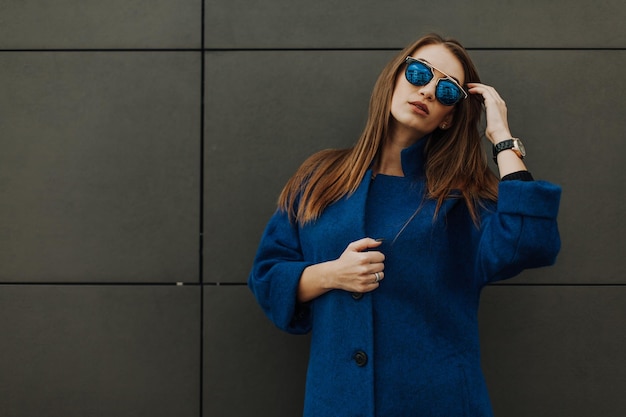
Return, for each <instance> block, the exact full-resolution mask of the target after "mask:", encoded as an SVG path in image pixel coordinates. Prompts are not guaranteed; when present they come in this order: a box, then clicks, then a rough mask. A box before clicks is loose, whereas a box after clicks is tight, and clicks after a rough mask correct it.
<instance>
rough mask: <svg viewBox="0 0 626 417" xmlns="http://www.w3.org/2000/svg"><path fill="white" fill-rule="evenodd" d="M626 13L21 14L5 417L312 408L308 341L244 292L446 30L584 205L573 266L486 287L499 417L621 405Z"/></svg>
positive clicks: (487, 339) (13, 71)
mask: <svg viewBox="0 0 626 417" xmlns="http://www.w3.org/2000/svg"><path fill="white" fill-rule="evenodd" d="M624 16H626V4H625V3H624V2H623V1H621V0H608V1H602V2H598V1H593V2H591V1H582V0H578V1H575V2H569V1H565V0H555V1H551V2H545V1H528V0H526V1H523V2H522V1H519V2H498V1H491V2H489V1H486V0H480V1H475V2H471V3H469V2H465V1H461V0H454V1H449V2H446V3H445V4H438V3H433V2H425V1H406V0H393V1H384V2H383V1H356V0H352V1H344V2H339V3H338V2H336V1H335V0H333V1H332V2H331V1H327V0H320V1H316V2H300V1H296V2H294V1H293V0H271V1H265V2H255V1H250V0H246V1H233V0H211V1H209V0H205V1H201V0H193V1H191V0H152V1H145V0H143V1H140V0H109V1H105V2H103V1H96V0H80V1H79V0H56V1H54V2H53V1H50V0H48V1H46V0H41V1H37V2H25V1H18V0H1V2H0V335H1V336H0V415H1V416H3V417H13V416H29V417H30V416H35V415H45V416H100V415H102V416H143V415H150V416H174V415H175V416H179V417H184V416H203V417H207V416H247V415H255V416H259V417H261V416H268V417H269V416H271V417H276V416H285V417H288V416H289V417H291V416H296V415H298V414H299V412H300V409H301V403H302V397H303V394H302V390H303V378H304V372H305V367H306V358H307V354H308V352H307V342H308V338H307V337H306V336H304V337H296V336H289V335H286V334H283V333H280V332H279V331H278V330H276V329H274V328H273V326H272V325H271V324H270V323H269V322H268V321H267V320H266V319H265V318H264V316H263V315H262V313H261V311H260V309H259V308H258V307H257V305H256V304H255V301H254V300H253V298H252V296H251V294H250V293H249V291H248V289H247V288H246V287H245V281H246V278H247V273H248V269H249V268H250V266H251V262H252V258H253V256H254V252H255V249H256V245H257V243H258V239H259V238H260V235H261V232H262V230H263V227H264V225H265V222H266V221H267V219H268V217H269V216H270V214H271V213H272V211H273V209H274V201H275V199H276V197H277V194H278V192H279V191H280V188H281V187H282V185H283V184H284V182H285V181H286V180H287V178H288V177H289V175H290V174H291V173H292V172H293V171H294V170H295V168H296V167H297V166H298V165H299V163H300V162H301V161H302V160H303V159H304V158H305V157H306V156H308V155H309V154H311V153H312V152H314V151H316V150H319V149H322V148H325V147H338V146H349V145H351V144H352V143H353V142H354V140H355V139H356V137H357V135H358V134H359V132H360V130H361V127H362V124H363V122H364V120H365V113H366V110H367V101H368V97H369V93H370V91H371V88H372V85H373V82H374V80H375V77H376V75H377V74H378V72H379V71H380V69H381V68H382V66H383V64H384V63H385V62H386V61H387V60H388V59H389V58H390V57H391V56H392V55H393V54H394V53H395V52H396V51H397V50H398V49H400V48H401V47H403V46H404V45H405V44H407V43H408V42H410V41H412V40H413V39H415V38H416V37H418V36H420V35H422V34H424V33H426V32H428V31H432V30H434V31H439V32H442V33H444V34H447V35H451V36H455V37H458V38H459V39H461V40H462V41H463V42H464V44H465V45H466V46H467V47H468V48H469V49H470V51H471V55H472V56H473V57H474V59H475V61H476V63H477V65H478V68H479V70H480V72H481V76H482V78H483V80H484V81H485V82H487V83H490V84H492V85H494V86H496V87H497V88H498V90H499V91H500V93H501V95H502V96H503V97H505V99H506V100H507V105H508V108H509V113H510V125H511V128H512V130H513V132H514V133H515V134H516V135H517V136H519V137H522V138H524V139H525V143H526V145H527V147H528V149H529V158H528V164H529V166H530V168H531V171H532V172H533V173H534V175H535V176H536V177H538V178H542V179H549V180H552V181H554V182H557V183H559V184H561V185H562V186H563V188H564V193H563V200H562V209H561V213H560V225H561V231H562V237H563V250H562V253H561V255H560V256H559V259H558V264H557V265H556V266H555V267H552V268H548V269H541V270H534V271H528V272H524V273H523V274H522V275H521V276H519V277H517V278H515V279H514V280H511V281H509V282H507V283H504V284H501V285H494V286H490V287H488V288H487V289H486V290H485V292H484V296H483V303H482V308H481V312H480V321H481V338H482V342H483V354H484V357H483V360H484V368H485V372H486V375H487V379H488V383H489V386H490V389H491V392H492V396H493V403H494V408H495V411H496V415H497V416H507V417H516V416H533V417H537V416H550V417H553V416H565V415H567V416H581V417H582V416H585V417H586V416H589V415H597V416H623V415H624V413H625V411H626V397H625V396H624V395H623V391H624V386H625V384H626V336H625V332H624V319H625V317H626V256H624V255H625V254H624V246H625V245H624V236H625V235H626V225H625V222H624V216H623V214H624V211H625V210H624V209H625V206H624V203H625V201H626V199H625V197H624V195H623V190H624V183H625V182H626V170H624V168H623V167H624V166H625V165H626V141H624V137H623V136H624V131H625V130H626V129H625V128H626V122H625V119H624V117H623V114H622V113H623V111H624V91H625V90H626V81H625V77H624V68H626V51H625V49H624V48H625V47H626V26H624V22H623V21H624Z"/></svg>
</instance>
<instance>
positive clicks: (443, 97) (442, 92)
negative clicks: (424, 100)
mask: <svg viewBox="0 0 626 417" xmlns="http://www.w3.org/2000/svg"><path fill="white" fill-rule="evenodd" d="M435 97H437V100H439V102H440V103H441V104H443V105H445V106H452V105H453V104H455V103H456V102H458V101H459V100H460V99H461V98H462V97H463V92H462V91H461V90H459V87H458V86H457V85H456V84H454V83H453V82H452V81H449V80H439V82H438V83H437V90H436V91H435Z"/></svg>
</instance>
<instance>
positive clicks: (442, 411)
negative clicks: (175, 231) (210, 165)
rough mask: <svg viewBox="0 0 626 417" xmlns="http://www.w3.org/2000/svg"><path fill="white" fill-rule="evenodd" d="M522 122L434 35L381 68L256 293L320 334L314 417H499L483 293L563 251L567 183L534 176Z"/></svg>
mask: <svg viewBox="0 0 626 417" xmlns="http://www.w3.org/2000/svg"><path fill="white" fill-rule="evenodd" d="M483 106H484V109H485V113H486V122H487V124H486V132H485V135H486V136H487V138H488V139H489V140H490V141H491V142H492V143H493V144H494V150H493V154H494V158H495V159H496V162H497V166H498V170H499V174H500V177H501V180H500V181H498V178H497V177H496V175H495V174H494V173H492V171H491V170H490V169H489V168H488V165H487V160H486V157H485V152H484V150H483V149H482V145H481V135H480V132H479V130H478V129H479V127H478V126H479V119H480V117H481V114H482V111H483ZM506 113H507V112H506V106H505V103H504V101H503V100H502V99H501V98H500V96H499V95H498V93H497V92H496V90H495V89H494V88H492V87H489V86H487V85H484V84H482V83H481V82H480V79H479V77H478V74H477V72H476V69H475V67H474V65H473V64H472V62H471V60H470V58H469V56H468V54H467V52H466V51H465V49H464V48H463V47H462V46H461V45H460V44H459V43H458V42H457V41H455V40H451V39H443V38H441V37H439V36H438V35H428V36H425V37H423V38H421V39H420V40H418V41H416V42H415V43H413V44H412V45H409V46H408V47H407V48H405V49H404V50H403V51H402V52H401V53H400V54H398V55H397V56H396V57H395V58H394V59H393V60H392V61H391V62H390V63H389V64H388V65H387V66H386V68H385V69H384V70H383V72H382V73H381V75H380V77H379V79H378V81H377V83H376V85H375V87H374V91H373V94H372V98H371V102H370V110H369V119H368V122H367V125H366V127H365V129H364V132H363V134H362V135H361V137H360V139H359V141H358V142H357V144H356V145H355V146H354V147H353V148H350V149H346V150H327V151H322V152H319V153H317V154H316V155H313V156H312V157H310V158H309V159H308V160H307V161H306V162H304V164H303V165H302V166H301V167H300V169H299V170H298V171H297V172H296V174H295V175H294V176H293V177H292V178H291V179H290V180H289V182H288V183H287V185H286V186H285V188H284V189H283V191H282V194H281V196H280V199H279V210H277V212H276V213H275V214H274V216H273V217H272V219H271V220H270V222H269V224H268V226H267V228H266V230H265V233H264V235H263V238H262V240H261V243H260V247H259V250H258V253H257V256H256V259H255V263H254V266H253V270H252V272H251V274H250V277H249V281H248V283H249V286H250V288H251V289H252V291H253V293H254V294H255V296H256V298H257V300H258V302H259V303H260V305H261V307H262V308H263V310H264V311H265V313H266V314H267V316H268V317H269V318H270V319H271V320H272V321H273V322H274V323H275V324H276V325H277V326H278V327H279V328H281V329H283V330H285V331H287V332H291V333H296V334H301V333H307V332H309V331H312V339H311V353H310V359H309V366H308V372H307V383H306V396H305V405H304V416H306V417H311V416H324V417H330V416H333V417H336V416H372V417H373V416H377V417H386V416H389V417H399V416H442V417H443V416H445V417H452V416H454V417H457V416H491V415H492V411H491V406H490V402H489V397H488V394H487V389H486V385H485V381H484V378H483V374H482V371H481V368H480V350H479V338H478V324H477V310H478V301H479V295H480V291H481V289H482V288H483V286H485V285H486V284H488V283H490V282H494V281H497V280H502V279H506V278H511V277H513V276H515V275H517V274H518V273H519V272H520V271H522V270H523V269H525V268H531V267H538V266H544V265H550V264H552V263H554V261H555V258H556V255H557V253H558V250H559V247H560V239H559V233H558V229H557V223H556V216H557V211H558V205H559V199H560V188H559V187H557V186H555V185H552V184H549V183H546V182H542V181H534V180H533V178H532V176H531V175H530V173H528V171H527V170H526V166H525V164H524V162H523V159H522V158H523V156H524V152H525V151H524V149H523V146H521V142H520V141H519V140H517V139H514V138H513V137H512V135H511V132H510V131H509V127H508V123H507V115H506Z"/></svg>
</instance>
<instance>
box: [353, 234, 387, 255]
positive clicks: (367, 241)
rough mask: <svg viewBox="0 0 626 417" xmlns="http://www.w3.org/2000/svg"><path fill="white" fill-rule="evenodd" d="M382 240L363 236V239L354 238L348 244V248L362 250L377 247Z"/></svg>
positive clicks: (356, 250)
mask: <svg viewBox="0 0 626 417" xmlns="http://www.w3.org/2000/svg"><path fill="white" fill-rule="evenodd" d="M382 243H383V242H382V241H381V240H376V239H372V238H371V237H365V238H363V239H359V240H355V241H354V242H352V243H350V244H349V245H348V249H350V250H353V251H355V252H364V251H366V250H368V249H370V248H377V247H378V246H380V245H381V244H382Z"/></svg>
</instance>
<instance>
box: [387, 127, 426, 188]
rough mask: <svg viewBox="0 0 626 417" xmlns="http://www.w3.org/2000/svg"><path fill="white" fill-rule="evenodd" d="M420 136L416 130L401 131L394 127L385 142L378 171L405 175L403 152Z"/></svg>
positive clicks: (398, 175) (400, 175)
mask: <svg viewBox="0 0 626 417" xmlns="http://www.w3.org/2000/svg"><path fill="white" fill-rule="evenodd" d="M420 139H421V136H420V137H416V135H415V132H414V131H399V130H398V129H392V131H391V133H390V134H389V136H388V137H387V138H386V139H385V141H384V142H383V146H382V149H381V152H380V156H379V159H378V163H377V164H376V165H377V166H376V173H378V174H383V175H393V176H396V177H403V176H404V175H405V173H404V171H403V170H402V158H401V153H402V150H403V149H406V148H408V147H409V146H411V145H413V144H414V143H416V142H417V141H418V140H420Z"/></svg>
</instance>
